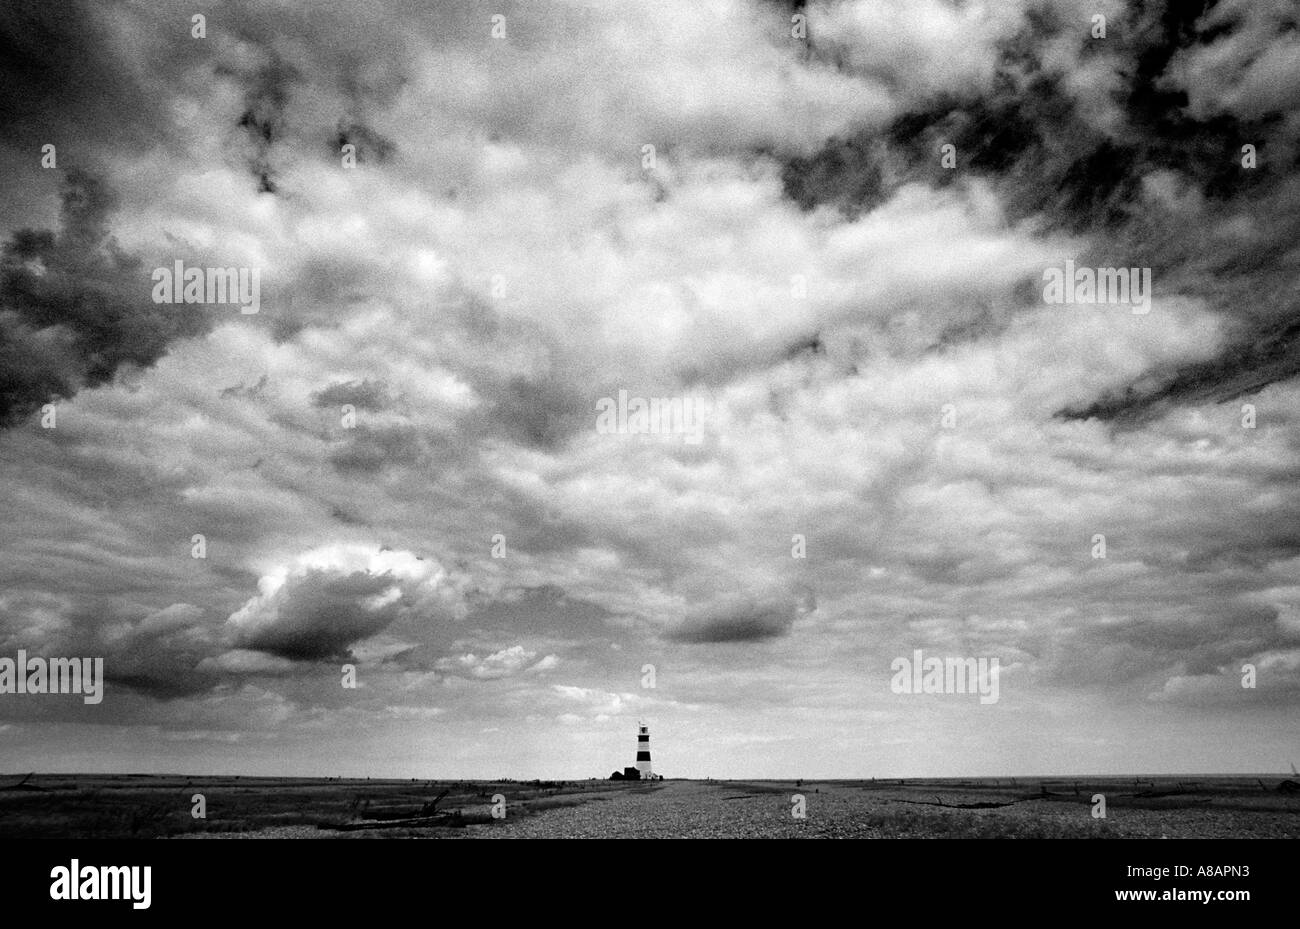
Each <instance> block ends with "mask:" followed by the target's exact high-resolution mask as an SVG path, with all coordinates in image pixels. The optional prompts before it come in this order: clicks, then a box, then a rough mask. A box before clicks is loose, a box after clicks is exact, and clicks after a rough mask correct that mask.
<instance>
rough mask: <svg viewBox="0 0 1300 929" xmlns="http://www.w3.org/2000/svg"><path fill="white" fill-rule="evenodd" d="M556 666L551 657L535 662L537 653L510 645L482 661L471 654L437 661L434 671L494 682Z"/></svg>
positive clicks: (553, 658)
mask: <svg viewBox="0 0 1300 929" xmlns="http://www.w3.org/2000/svg"><path fill="white" fill-rule="evenodd" d="M558 664H559V659H558V658H557V657H556V656H555V655H546V656H545V657H543V658H542V659H540V660H538V659H537V652H534V651H529V650H528V649H526V648H524V647H523V646H522V645H512V646H510V647H509V648H503V649H502V650H501V651H499V652H493V653H492V654H491V655H488V656H487V657H485V658H480V657H478V656H477V655H475V654H474V653H472V652H470V653H469V654H465V655H460V656H458V657H455V658H444V659H441V660H439V661H438V662H437V663H436V664H435V665H434V667H436V668H437V669H438V670H440V671H445V672H447V673H449V674H458V675H462V676H468V677H473V678H477V679H479V680H496V679H498V678H503V677H511V676H512V675H515V674H518V673H520V672H521V671H529V672H540V671H549V670H551V669H552V668H554V667H556V666H557V665H558Z"/></svg>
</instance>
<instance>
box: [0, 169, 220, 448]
mask: <svg viewBox="0 0 1300 929" xmlns="http://www.w3.org/2000/svg"><path fill="white" fill-rule="evenodd" d="M113 206H114V198H113V195H112V193H111V192H110V191H109V190H108V189H107V188H106V187H105V185H104V184H103V183H101V182H100V181H99V180H97V179H95V178H94V177H91V176H90V175H88V174H84V173H82V172H80V171H75V170H70V171H69V172H68V173H67V179H66V186H65V190H64V194H63V211H62V229H61V230H60V231H59V233H58V234H57V235H56V234H55V233H52V232H46V231H35V230H30V229H25V230H21V231H19V232H17V233H15V234H14V236H13V238H11V239H10V241H9V242H7V243H6V244H5V246H4V252H3V258H2V259H0V424H3V425H12V424H13V423H14V422H16V421H18V420H19V419H22V418H23V417H24V416H26V415H27V414H29V413H30V412H31V411H32V410H34V409H36V408H38V407H39V406H41V405H42V404H43V403H46V402H48V401H50V400H53V399H56V398H59V397H62V398H67V397H71V396H72V395H73V394H75V393H76V392H77V391H78V390H80V389H82V388H83V387H95V386H97V385H100V384H104V383H107V382H109V381H111V380H112V379H113V377H114V375H115V374H116V373H117V372H118V370H119V369H120V368H122V367H123V366H125V365H138V366H144V367H147V366H149V365H151V364H153V363H154V362H155V361H157V360H158V359H159V358H160V357H161V356H162V355H163V354H164V353H165V352H166V351H167V348H168V346H169V345H170V344H171V343H172V342H173V341H174V340H176V339H180V338H185V337H187V336H193V335H198V334H200V333H202V332H204V331H206V330H207V329H208V327H209V325H210V321H209V318H208V316H207V315H206V313H205V312H204V311H203V309H202V308H201V307H197V306H195V307H191V306H186V307H184V308H183V309H182V310H181V311H179V312H178V311H177V309H176V308H175V307H173V306H171V305H168V304H155V303H154V302H153V301H152V299H151V296H150V288H151V284H150V276H149V275H150V270H149V269H148V268H147V267H146V266H145V265H144V263H143V261H142V260H141V259H140V258H138V257H136V256H134V255H131V254H129V253H127V252H125V251H123V250H122V249H121V248H120V247H119V246H118V245H117V243H116V241H115V240H114V239H113V238H112V236H111V235H109V232H108V227H107V220H108V217H109V214H110V213H111V212H112V210H113Z"/></svg>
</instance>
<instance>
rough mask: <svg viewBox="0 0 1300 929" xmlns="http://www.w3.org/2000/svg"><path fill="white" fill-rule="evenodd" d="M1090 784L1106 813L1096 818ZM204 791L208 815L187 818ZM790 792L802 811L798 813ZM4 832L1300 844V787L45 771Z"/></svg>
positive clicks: (1192, 780)
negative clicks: (449, 778)
mask: <svg viewBox="0 0 1300 929" xmlns="http://www.w3.org/2000/svg"><path fill="white" fill-rule="evenodd" d="M1097 794H1101V795H1103V796H1104V797H1105V808H1106V816H1105V818H1098V817H1095V816H1094V815H1093V810H1094V807H1095V804H1094V800H1093V797H1094V796H1095V795H1097ZM195 795H202V805H203V807H204V808H205V809H204V812H205V813H206V817H205V818H196V817H195V816H194V815H193V814H194V811H195V809H196V805H197V804H196V801H195V799H194V798H195ZM796 795H802V797H803V798H804V801H803V807H804V814H805V815H804V818H796V817H795V816H794V815H793V814H794V812H795V810H796V806H797V805H798V800H797V799H796ZM502 798H504V803H502ZM494 807H495V808H496V810H497V812H498V813H504V816H498V817H494V816H493V810H494ZM0 836H3V837H6V838H60V837H86V838H98V837H103V838H110V837H136V838H165V837H171V838H260V837H293V838H358V837H366V838H519V837H547V838H588V837H590V838H611V837H625V838H669V837H701V838H762V837H771V838H797V837H808V838H841V837H842V838H898V837H904V838H1039V837H1042V838H1085V837H1097V838H1161V837H1166V836H1167V837H1169V838H1211V837H1215V838H1218V837H1224V838H1233V837H1239V838H1300V791H1297V789H1296V787H1295V782H1294V780H1291V779H1287V778H1283V777H1279V776H1277V775H1261V776H1258V777H1256V776H1231V777H1227V776H1214V775H1199V776H1197V775H1192V776H1182V777H1178V776H1170V777H1160V776H1157V777H1145V776H1144V777H1131V776H1130V777H1109V778H1102V777H1079V778H1073V777H1060V778H996V779H994V778H984V779H966V780H962V779H943V780H919V779H907V780H896V779H891V780H874V781H842V780H831V781H810V780H804V781H766V780H756V781H738V780H733V781H718V780H664V781H653V782H647V783H636V782H629V783H620V782H610V781H603V780H581V781H412V780H378V779H374V780H366V779H344V778H256V777H184V776H166V775H71V774H44V775H42V774H36V775H34V776H31V777H28V778H26V779H25V780H24V779H23V777H22V776H21V775H14V776H4V777H0Z"/></svg>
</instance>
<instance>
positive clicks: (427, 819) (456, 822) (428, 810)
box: [322, 787, 464, 832]
mask: <svg viewBox="0 0 1300 929" xmlns="http://www.w3.org/2000/svg"><path fill="white" fill-rule="evenodd" d="M450 792H451V788H450V787H448V788H447V789H446V790H444V791H443V792H442V793H440V794H438V796H436V797H434V798H433V802H431V803H426V804H425V805H424V806H422V807H421V808H420V815H418V816H412V817H408V818H406V819H365V820H358V821H355V822H350V823H340V824H339V825H336V826H323V827H322V828H324V829H336V830H338V831H339V832H355V831H357V830H358V829H395V828H398V827H402V826H461V825H464V823H463V822H461V815H460V812H459V811H457V812H455V813H435V812H434V810H436V809H437V808H438V803H439V802H440V801H441V800H442V798H443V797H445V796H447V794H448V793H450Z"/></svg>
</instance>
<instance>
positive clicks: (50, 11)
mask: <svg viewBox="0 0 1300 929" xmlns="http://www.w3.org/2000/svg"><path fill="white" fill-rule="evenodd" d="M105 6H107V5H106V4H98V3H92V2H87V0H67V2H64V3H23V2H16V3H6V4H3V5H0V84H3V86H4V89H5V90H4V93H3V94H0V126H4V134H5V142H6V143H9V144H13V143H20V142H21V143H22V144H27V145H30V144H32V143H45V142H49V143H52V144H54V145H56V146H58V147H59V148H60V150H61V152H65V153H69V154H70V151H69V150H68V148H65V147H66V146H70V144H71V143H76V144H77V145H78V146H81V145H83V144H84V143H85V142H86V141H89V142H90V144H93V145H99V144H102V143H104V142H106V141H111V142H116V143H123V144H148V143H150V142H152V141H156V140H157V136H156V135H154V133H153V129H154V128H155V127H157V126H158V125H160V124H162V123H165V121H166V115H165V114H166V108H165V107H163V106H162V105H161V101H160V100H159V99H158V98H156V97H155V96H153V95H151V94H148V93H145V92H144V89H143V88H142V87H141V86H140V85H139V83H138V82H137V81H136V80H135V79H134V78H133V77H132V76H131V72H130V69H129V68H128V67H126V66H125V63H124V61H123V60H122V59H121V58H120V57H119V55H118V53H117V51H116V49H115V46H114V43H113V42H111V41H107V40H106V39H107V35H108V33H109V31H110V27H111V25H112V22H111V19H110V18H108V17H107V16H106V15H105V14H106V12H107V11H106V10H105V9H104V7H105ZM88 136H89V138H87V137H88ZM64 157H66V154H64Z"/></svg>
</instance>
